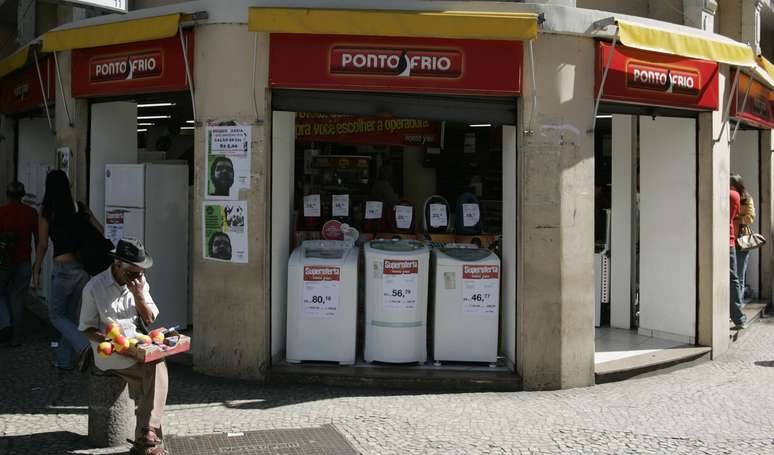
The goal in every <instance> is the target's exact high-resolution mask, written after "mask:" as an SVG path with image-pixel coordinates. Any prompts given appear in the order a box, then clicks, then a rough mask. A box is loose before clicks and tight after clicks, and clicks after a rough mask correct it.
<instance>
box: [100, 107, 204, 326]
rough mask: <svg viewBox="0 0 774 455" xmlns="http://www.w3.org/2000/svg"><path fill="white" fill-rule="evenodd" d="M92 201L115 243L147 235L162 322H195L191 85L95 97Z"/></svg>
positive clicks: (151, 279)
mask: <svg viewBox="0 0 774 455" xmlns="http://www.w3.org/2000/svg"><path fill="white" fill-rule="evenodd" d="M91 101H92V102H91V105H90V113H91V119H90V129H89V147H88V157H89V207H90V208H91V211H92V212H93V213H94V215H95V216H96V217H97V218H98V219H99V220H100V221H101V222H102V223H103V225H104V226H105V236H106V237H107V238H108V239H110V240H111V241H112V242H113V243H117V242H118V240H120V239H121V238H122V237H134V238H138V239H140V240H141V241H143V242H144V244H145V246H146V248H147V249H148V251H150V252H151V254H152V256H153V258H154V265H153V267H152V268H151V269H149V270H148V273H147V276H148V281H149V283H150V285H151V286H152V288H153V296H154V298H156V299H157V300H158V301H160V302H164V308H163V311H162V312H161V314H160V315H159V318H158V321H157V322H156V324H157V325H158V326H159V327H173V326H180V327H187V326H189V325H190V324H191V313H192V311H191V298H190V293H189V292H188V290H189V289H190V287H191V286H190V276H191V273H190V269H189V268H190V266H189V264H190V261H189V257H190V255H191V242H190V240H189V239H191V238H193V236H192V232H191V229H192V226H193V223H192V222H191V212H192V210H191V207H192V198H193V191H192V188H193V159H194V154H193V150H194V140H193V139H194V135H193V133H194V121H193V119H192V117H193V114H192V112H193V111H192V108H191V97H190V94H189V93H188V92H173V93H155V94H137V95H132V96H131V97H120V98H99V99H92V100H91Z"/></svg>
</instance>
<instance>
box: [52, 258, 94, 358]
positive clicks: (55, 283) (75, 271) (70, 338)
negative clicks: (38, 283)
mask: <svg viewBox="0 0 774 455" xmlns="http://www.w3.org/2000/svg"><path fill="white" fill-rule="evenodd" d="M88 281H89V274H88V273H86V271H85V270H83V265H81V263H80V262H78V261H69V262H63V263H60V262H56V261H54V274H53V279H52V280H51V301H50V302H49V303H48V318H49V320H50V321H51V325H53V326H54V327H55V328H56V329H57V330H58V331H59V333H60V334H61V335H62V337H61V338H60V340H59V346H58V347H57V349H56V366H58V367H60V368H71V367H73V355H74V354H79V353H80V352H82V351H83V350H84V349H87V348H90V344H89V341H88V340H87V339H86V337H85V336H84V335H83V334H82V333H81V332H80V331H79V330H78V325H77V321H78V318H79V317H80V311H81V293H82V292H83V287H84V286H86V283H87V282H88Z"/></svg>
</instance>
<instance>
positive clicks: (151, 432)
mask: <svg viewBox="0 0 774 455" xmlns="http://www.w3.org/2000/svg"><path fill="white" fill-rule="evenodd" d="M159 432H160V430H157V429H155V428H153V427H148V428H143V437H142V438H139V439H138V440H136V441H132V440H131V439H127V441H129V442H131V443H132V448H131V449H130V450H129V455H167V451H166V450H165V449H164V446H163V444H164V443H163V442H162V441H161V438H160V437H159V436H158V433H159Z"/></svg>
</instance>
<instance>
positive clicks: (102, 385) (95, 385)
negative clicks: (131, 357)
mask: <svg viewBox="0 0 774 455" xmlns="http://www.w3.org/2000/svg"><path fill="white" fill-rule="evenodd" d="M135 422H136V420H135V414H134V401H133V400H132V399H131V398H130V397H129V389H128V388H127V386H126V381H124V380H123V379H121V378H120V377H118V376H115V375H113V374H104V373H103V374H101V375H95V374H93V373H92V374H91V375H90V376H89V432H88V439H89V443H90V444H91V445H93V446H95V447H115V446H120V445H123V444H125V443H126V440H127V439H134V427H135Z"/></svg>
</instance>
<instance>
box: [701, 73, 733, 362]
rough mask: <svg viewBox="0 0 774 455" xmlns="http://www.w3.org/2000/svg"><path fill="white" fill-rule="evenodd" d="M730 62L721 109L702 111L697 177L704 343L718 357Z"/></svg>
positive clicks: (723, 311)
mask: <svg viewBox="0 0 774 455" xmlns="http://www.w3.org/2000/svg"><path fill="white" fill-rule="evenodd" d="M730 74H731V72H730V71H729V67H728V66H727V65H720V70H719V78H720V80H719V83H720V93H719V97H720V99H721V100H722V101H721V106H720V109H719V110H717V111H714V112H702V113H701V114H699V122H698V123H699V125H698V138H699V144H698V161H699V176H698V180H697V186H698V193H699V201H698V202H699V220H698V221H699V245H698V256H699V271H698V276H699V292H698V295H699V317H698V336H699V339H698V341H699V344H700V345H703V346H710V347H712V356H713V357H716V356H718V355H721V354H723V353H724V352H726V351H727V350H728V335H729V333H728V321H729V299H730V297H729V270H728V262H729V259H728V255H729V235H730V232H729V229H730V228H729V218H730V212H729V201H728V188H729V183H728V182H729V176H730V169H731V156H730V153H731V147H730V146H729V143H728V139H729V137H730V133H729V130H730V124H726V125H725V126H724V124H723V123H724V122H723V120H724V118H725V114H726V113H727V110H728V106H724V105H722V103H724V102H725V100H726V98H727V91H728V81H729V75H730Z"/></svg>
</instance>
